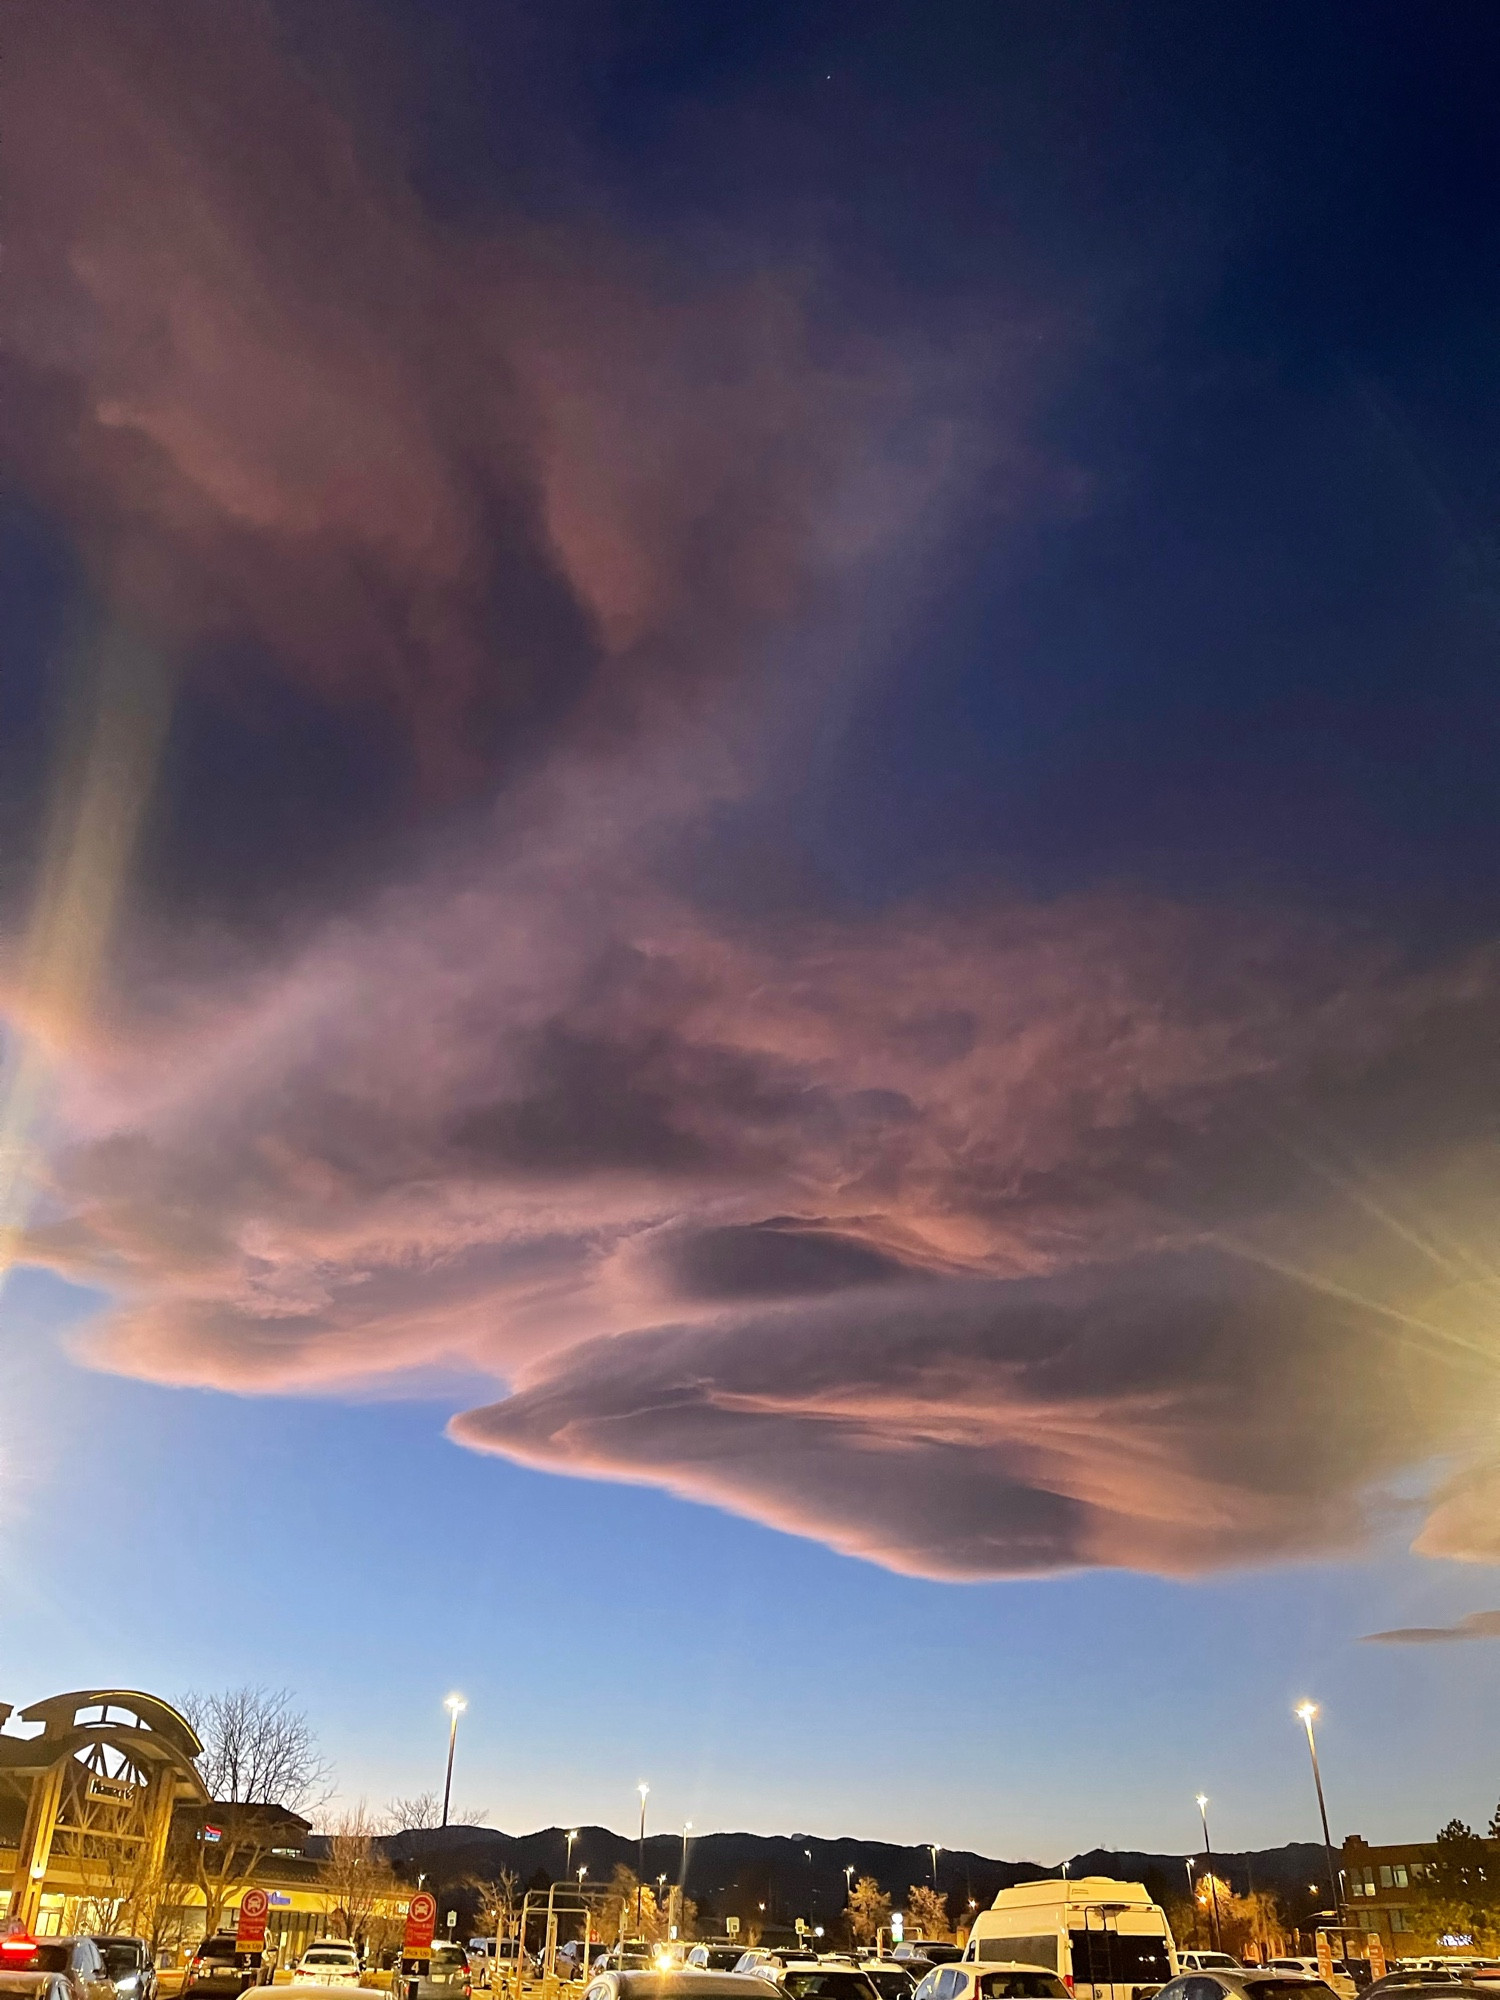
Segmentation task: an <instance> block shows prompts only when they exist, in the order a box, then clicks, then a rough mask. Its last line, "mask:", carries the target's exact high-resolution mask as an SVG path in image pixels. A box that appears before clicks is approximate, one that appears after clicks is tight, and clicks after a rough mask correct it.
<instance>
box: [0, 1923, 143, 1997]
mask: <svg viewBox="0 0 1500 2000" xmlns="http://www.w3.org/2000/svg"><path fill="white" fill-rule="evenodd" d="M0 1972H3V1973H4V1974H6V1975H7V1976H9V1975H12V1974H14V1975H15V1976H16V1977H17V1978H19V1977H21V1976H22V1975H23V1974H24V1975H25V1976H27V1977H28V1978H32V1979H33V1980H34V1981H35V1982H36V1983H38V1984H40V1983H44V1981H43V1980H42V1978H41V1975H46V1977H47V1978H49V1979H54V1980H55V1979H61V1980H62V1981H63V1982H64V1983H65V1985H66V1986H67V1989H68V1994H69V1996H70V2000H115V1989H114V1987H113V1985H112V1984H111V1983H110V1977H109V1974H108V1972H106V1970H105V1968H104V1956H103V1954H102V1953H101V1951H100V1950H99V1947H98V1945H96V1944H95V1943H94V1940H93V1939H92V1938H91V1937H55V1938H35V1937H33V1936H32V1935H31V1933H30V1932H29V1931H17V1932H14V1933H13V1934H12V1935H11V1936H10V1937H6V1938H0Z"/></svg>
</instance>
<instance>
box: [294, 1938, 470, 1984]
mask: <svg viewBox="0 0 1500 2000" xmlns="http://www.w3.org/2000/svg"><path fill="white" fill-rule="evenodd" d="M434 1948H435V1947H434ZM292 1984H293V1985H294V1986H358V1984H359V1953H358V1952H357V1951H356V1950H355V1949H354V1946H353V1945H352V1944H350V1943H349V1941H348V1940H347V1939H346V1938H314V1940H313V1942H312V1943H311V1944H310V1945H309V1946H308V1947H307V1950H306V1951H305V1952H303V1954H302V1956H301V1958H299V1959H298V1960H297V1963H296V1964H295V1965H294V1966H293V1967H292Z"/></svg>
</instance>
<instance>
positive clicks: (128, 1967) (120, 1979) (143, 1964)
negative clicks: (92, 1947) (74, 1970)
mask: <svg viewBox="0 0 1500 2000" xmlns="http://www.w3.org/2000/svg"><path fill="white" fill-rule="evenodd" d="M94 1943H95V1944H96V1945H98V1947H99V1954H100V1956H101V1957H102V1958H103V1960H104V1970H105V1971H106V1972H107V1973H108V1974H109V1977H110V1982H111V1984H112V1985H113V1986H114V1989H115V1992H116V1993H117V1994H118V1996H119V2000H156V1964H155V1961H154V1960H153V1958H152V1956H151V1947H150V1945H149V1944H147V1942H146V1940H145V1939H144V1938H138V1937H99V1936H97V1935H96V1936H95V1938H94Z"/></svg>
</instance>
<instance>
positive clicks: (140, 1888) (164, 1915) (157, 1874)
mask: <svg viewBox="0 0 1500 2000" xmlns="http://www.w3.org/2000/svg"><path fill="white" fill-rule="evenodd" d="M197 1831H198V1829H197V1828H196V1827H193V1826H188V1827H182V1826H174V1827H173V1829H172V1832H171V1834H170V1836H169V1837H168V1840H167V1844H166V1847H165V1848H164V1849H163V1851H162V1856H161V1859H160V1860H159V1861H158V1862H157V1864H156V1866H155V1867H154V1868H147V1869H145V1870H143V1872H142V1874H141V1876H140V1878H139V1880H138V1881H137V1883H136V1885H135V1888H134V1891H133V1893H132V1895H131V1897H130V1900H129V1901H128V1902H127V1903H126V1905H125V1907H124V1908H123V1909H122V1910H121V1912H120V1926H121V1928H122V1929H123V1930H126V1931H129V1932H130V1933H131V1934H132V1936H135V1937H142V1938H144V1939H145V1940H146V1942H147V1943H148V1944H149V1945H150V1947H151V1955H152V1957H153V1958H155V1957H157V1956H158V1955H159V1954H160V1952H161V1951H162V1950H163V1949H164V1948H165V1947H166V1946H168V1945H176V1944H180V1943H181V1941H182V1938H183V1934H184V1931H185V1928H186V1916H187V1910H188V1905H189V1904H190V1902H191V1900H192V1890H193V1885H194V1884H195V1883H196V1881H197V1879H198V1872H197V1845H198V1843H197Z"/></svg>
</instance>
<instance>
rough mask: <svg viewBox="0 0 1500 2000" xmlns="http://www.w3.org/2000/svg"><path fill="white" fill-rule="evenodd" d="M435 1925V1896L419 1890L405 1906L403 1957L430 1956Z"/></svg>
mask: <svg viewBox="0 0 1500 2000" xmlns="http://www.w3.org/2000/svg"><path fill="white" fill-rule="evenodd" d="M436 1925H437V1898H436V1896H429V1895H428V1894H427V1892H426V1890H425V1889H423V1890H420V1891H419V1892H418V1893H417V1894H416V1895H415V1896H413V1897H412V1899H411V1901H410V1902H409V1903H408V1904H407V1906H406V1935H405V1936H404V1937H403V1938H402V1940H401V1956H402V1957H403V1958H430V1957H431V1956H432V1933H433V1930H434V1929H435V1927H436Z"/></svg>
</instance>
